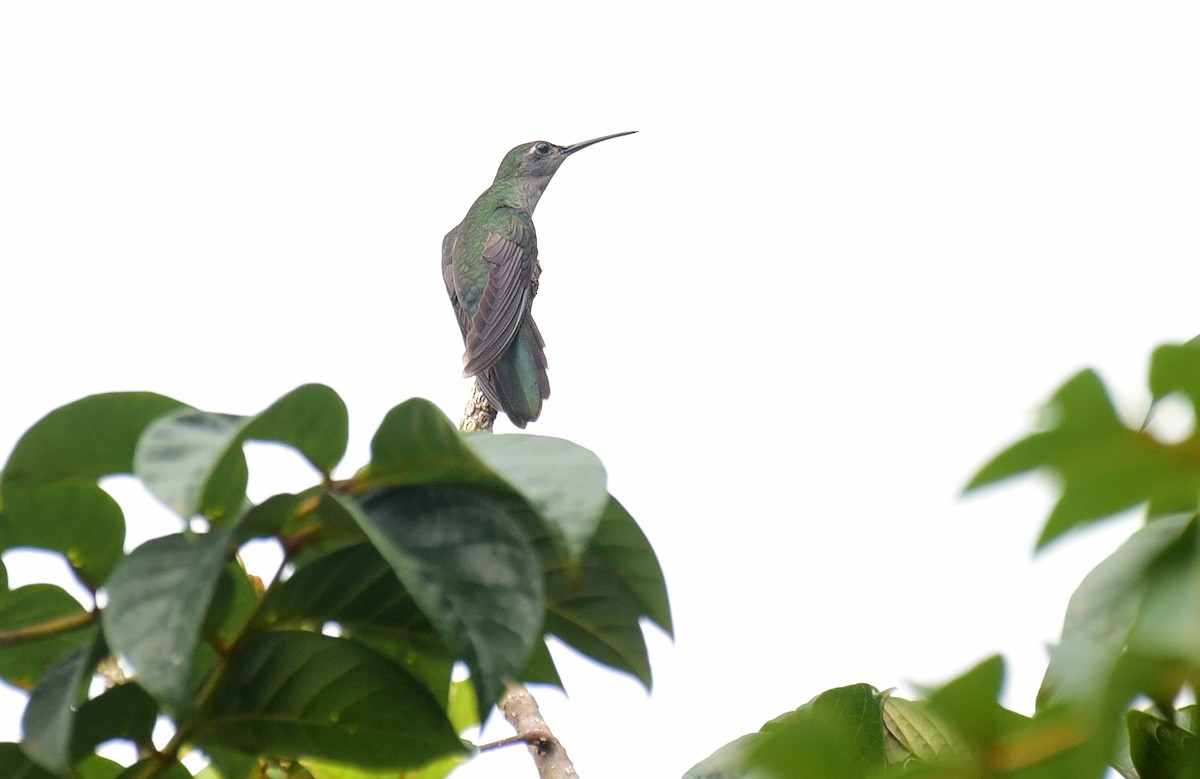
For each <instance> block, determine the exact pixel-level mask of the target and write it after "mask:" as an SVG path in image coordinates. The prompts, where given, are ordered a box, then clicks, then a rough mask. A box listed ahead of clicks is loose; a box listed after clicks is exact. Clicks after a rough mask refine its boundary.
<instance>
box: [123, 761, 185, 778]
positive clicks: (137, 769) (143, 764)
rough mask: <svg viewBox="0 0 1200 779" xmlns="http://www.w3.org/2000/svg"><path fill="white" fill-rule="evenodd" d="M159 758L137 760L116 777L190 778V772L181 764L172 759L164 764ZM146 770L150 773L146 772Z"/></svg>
mask: <svg viewBox="0 0 1200 779" xmlns="http://www.w3.org/2000/svg"><path fill="white" fill-rule="evenodd" d="M161 760H162V758H161V757H159V756H152V757H147V758H146V759H145V760H139V761H138V762H136V763H134V764H133V765H131V766H129V767H128V768H126V769H125V770H124V771H122V772H121V773H119V774H117V777H116V779H140V777H143V776H147V775H150V776H153V777H154V779H192V775H191V773H189V772H188V770H187V769H186V768H184V767H183V765H182V764H180V763H177V762H175V761H173V760H172V761H171V762H169V763H167V764H165V765H164V764H163V763H161V762H160V761H161ZM147 771H150V773H149V774H147Z"/></svg>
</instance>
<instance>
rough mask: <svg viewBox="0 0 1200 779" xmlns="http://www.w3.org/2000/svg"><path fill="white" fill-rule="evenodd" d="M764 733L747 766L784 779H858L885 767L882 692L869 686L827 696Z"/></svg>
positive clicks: (777, 721) (767, 727)
mask: <svg viewBox="0 0 1200 779" xmlns="http://www.w3.org/2000/svg"><path fill="white" fill-rule="evenodd" d="M762 732H763V734H764V735H765V736H766V737H765V738H764V739H762V740H761V741H759V742H758V743H756V744H754V745H753V747H752V749H751V752H750V755H749V758H748V763H749V765H750V767H751V768H760V769H765V770H767V771H770V772H771V773H773V774H774V775H775V776H778V777H781V779H785V778H788V777H797V778H799V777H813V778H814V779H815V777H830V779H835V778H836V779H854V778H855V777H867V776H871V775H872V774H874V773H876V772H878V771H881V770H882V769H883V768H884V767H885V766H886V761H885V759H884V730H883V712H882V707H881V705H880V699H879V693H878V691H877V690H876V689H875V688H874V687H871V686H870V685H868V684H855V685H850V686H849V687H839V688H836V689H833V690H828V691H826V692H823V693H821V694H820V695H818V696H817V697H816V698H813V699H812V700H811V701H809V702H808V703H806V704H805V705H804V706H802V707H801V708H799V709H797V710H796V711H795V712H793V713H791V714H787V715H784V716H782V717H778V718H776V719H775V720H772V721H771V722H768V723H767V724H766V725H765V726H763V729H762Z"/></svg>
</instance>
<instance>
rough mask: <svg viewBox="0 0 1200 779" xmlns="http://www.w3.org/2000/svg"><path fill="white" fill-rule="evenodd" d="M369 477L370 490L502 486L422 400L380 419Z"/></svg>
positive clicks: (446, 421)
mask: <svg viewBox="0 0 1200 779" xmlns="http://www.w3.org/2000/svg"><path fill="white" fill-rule="evenodd" d="M367 474H368V477H369V479H370V481H371V483H373V484H394V485H402V484H424V483H426V482H450V483H457V484H478V485H486V486H491V487H500V486H502V485H503V482H502V481H501V480H500V479H499V478H498V477H497V476H496V475H495V474H494V473H492V471H491V470H490V469H489V468H488V467H487V466H486V465H484V464H483V462H482V461H481V460H480V459H479V458H478V457H477V456H476V455H475V454H474V453H472V451H471V450H470V448H469V447H467V445H466V444H465V443H464V440H463V436H462V434H461V433H459V432H458V428H457V427H455V426H454V423H452V422H451V421H450V420H449V419H447V418H446V415H445V414H443V413H442V412H441V411H440V410H438V408H437V406H435V405H433V404H432V403H430V402H429V401H427V400H423V399H422V398H412V399H411V400H407V401H405V402H403V403H401V404H400V405H399V406H396V407H395V408H393V409H392V410H391V411H389V412H388V413H387V416H385V417H384V419H383V422H382V423H381V424H380V426H379V429H378V430H377V431H376V432H375V436H374V437H373V438H372V439H371V464H370V465H369V466H368V467H367Z"/></svg>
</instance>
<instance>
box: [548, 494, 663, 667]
mask: <svg viewBox="0 0 1200 779" xmlns="http://www.w3.org/2000/svg"><path fill="white" fill-rule="evenodd" d="M539 551H540V552H541V556H542V565H543V572H544V576H545V578H546V599H547V613H546V631H547V632H549V633H553V634H554V635H556V636H558V637H559V638H560V639H562V640H563V641H565V642H567V643H568V644H570V645H571V646H573V647H574V648H575V649H577V650H579V651H580V652H582V653H584V654H585V655H587V656H588V657H591V658H592V659H594V660H596V661H598V662H601V663H604V664H605V665H608V666H610V667H612V668H616V669H617V670H620V671H624V672H626V673H629V674H631V675H633V676H634V677H636V678H637V679H639V680H641V682H642V683H643V684H644V685H646V687H647V688H649V687H650V685H651V681H652V680H651V671H650V659H649V656H648V654H647V652H646V641H645V638H644V636H643V634H642V627H641V618H642V617H648V618H649V619H651V620H652V621H654V622H655V623H657V624H658V625H659V626H660V627H662V628H663V629H664V630H666V631H667V632H668V633H670V632H671V628H672V625H671V611H670V607H669V605H668V603H667V591H666V584H665V582H664V580H663V575H662V570H661V569H660V568H659V565H658V558H657V557H655V555H654V550H653V549H651V548H650V544H649V542H647V541H646V537H645V535H643V534H642V531H641V529H640V528H639V527H638V526H637V524H636V523H635V522H634V521H633V518H632V517H630V516H629V513H628V512H627V511H625V509H624V508H623V507H622V506H621V504H620V503H618V502H617V501H616V500H615V499H612V498H610V499H609V502H608V505H607V508H606V510H605V513H604V515H603V517H602V520H601V523H600V526H599V528H597V531H596V535H595V537H594V538H593V540H592V546H591V548H589V549H588V550H587V552H586V553H585V554H584V556H583V560H582V562H581V564H580V566H579V567H578V568H574V567H572V566H569V565H566V564H564V563H563V562H562V561H561V560H560V559H559V558H558V557H557V556H556V555H554V554H552V553H551V550H548V549H547V548H546V546H545V544H540V545H539Z"/></svg>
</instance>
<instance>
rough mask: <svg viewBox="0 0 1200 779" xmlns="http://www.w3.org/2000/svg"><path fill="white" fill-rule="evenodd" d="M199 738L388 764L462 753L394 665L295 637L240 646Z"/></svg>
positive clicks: (276, 635) (343, 643)
mask: <svg viewBox="0 0 1200 779" xmlns="http://www.w3.org/2000/svg"><path fill="white" fill-rule="evenodd" d="M197 741H198V742H199V743H200V744H201V745H202V746H203V744H204V743H206V742H215V743H217V744H220V745H223V746H225V747H228V748H232V749H238V750H243V751H246V752H250V753H252V754H263V753H267V754H281V755H307V756H311V757H316V758H320V759H324V760H335V761H346V762H354V763H356V764H358V765H362V766H374V767H396V768H403V767H415V766H419V765H422V764H424V763H427V762H429V761H430V760H433V759H434V758H438V757H442V756H445V755H450V754H456V753H462V752H463V751H464V750H463V746H462V744H461V742H460V741H459V739H458V737H457V735H456V734H455V733H454V729H453V728H452V727H451V726H450V723H449V722H448V721H447V720H446V717H445V714H444V713H443V712H442V709H441V707H439V706H438V704H437V701H435V700H434V699H433V696H432V695H430V693H429V691H428V690H426V689H425V688H424V686H422V685H421V683H420V682H418V681H417V680H415V679H414V678H412V677H411V676H409V675H408V674H407V673H405V672H404V671H403V670H402V669H401V668H400V667H398V666H397V665H396V664H394V663H392V662H391V661H389V660H387V659H386V658H384V657H383V656H381V655H379V654H377V653H375V652H372V651H370V650H369V649H366V648H365V647H362V646H360V645H357V644H355V643H353V642H351V641H348V640H345V639H339V638H332V637H329V636H323V635H320V634H317V633H308V632H302V631H272V632H268V633H263V634H260V635H257V636H254V637H253V638H251V639H250V640H249V641H247V642H246V644H245V645H244V646H243V647H242V649H241V651H239V652H238V653H237V654H236V655H235V656H234V658H233V661H232V664H231V666H230V668H229V669H228V673H227V674H226V676H225V678H224V683H223V684H222V686H221V687H220V688H219V689H218V690H217V692H216V694H215V696H214V701H213V706H212V709H211V712H210V713H209V715H208V717H207V718H206V719H204V720H201V721H200V722H199V723H198V726H197Z"/></svg>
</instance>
